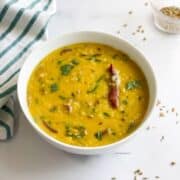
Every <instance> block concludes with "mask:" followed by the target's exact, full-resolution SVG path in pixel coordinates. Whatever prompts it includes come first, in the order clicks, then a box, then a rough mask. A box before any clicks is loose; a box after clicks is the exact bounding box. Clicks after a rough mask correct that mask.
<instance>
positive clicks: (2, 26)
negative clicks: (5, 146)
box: [0, 0, 56, 141]
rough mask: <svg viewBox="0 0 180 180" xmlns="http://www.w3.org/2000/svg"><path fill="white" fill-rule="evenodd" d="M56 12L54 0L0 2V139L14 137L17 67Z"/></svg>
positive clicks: (19, 66) (8, 0) (42, 34)
mask: <svg viewBox="0 0 180 180" xmlns="http://www.w3.org/2000/svg"><path fill="white" fill-rule="evenodd" d="M55 11H56V4H55V0H28V1H25V0H0V140H1V141H2V140H7V139H10V138H11V137H12V136H13V134H14V127H15V124H16V119H17V117H16V114H15V107H14V98H13V94H14V92H15V91H16V86H17V85H16V83H17V78H18V73H19V71H20V68H21V66H22V64H23V62H24V60H25V59H26V57H27V56H28V54H29V53H30V52H31V50H32V48H33V47H34V46H35V44H36V43H37V42H38V41H40V40H41V41H42V40H45V39H46V38H47V31H46V27H47V24H48V22H49V20H50V18H51V17H52V15H53V14H54V13H55Z"/></svg>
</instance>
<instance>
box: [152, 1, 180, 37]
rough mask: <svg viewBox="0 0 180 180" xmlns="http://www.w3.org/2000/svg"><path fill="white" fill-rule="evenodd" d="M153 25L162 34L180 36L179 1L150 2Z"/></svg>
mask: <svg viewBox="0 0 180 180" xmlns="http://www.w3.org/2000/svg"><path fill="white" fill-rule="evenodd" d="M150 1H151V6H152V9H153V16H154V23H155V25H156V27H157V28H158V29H160V30H162V31H164V32H167V33H172V34H180V0H150Z"/></svg>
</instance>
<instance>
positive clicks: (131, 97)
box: [27, 43, 149, 147]
mask: <svg viewBox="0 0 180 180" xmlns="http://www.w3.org/2000/svg"><path fill="white" fill-rule="evenodd" d="M27 99H28V106H29V110H30V113H31V114H32V117H33V118H34V121H35V122H36V123H37V124H38V126H39V127H40V128H41V129H42V130H43V131H45V132H46V133H47V134H48V135H50V136H52V137H54V138H55V139H57V140H59V141H61V142H64V143H67V144H71V145H77V146H86V147H93V146H101V145H106V144H111V143H113V142H116V141H118V140H120V139H122V138H124V137H126V136H127V135H129V134H130V133H131V132H133V131H134V130H135V129H136V128H137V127H138V126H139V125H140V124H141V123H142V121H143V117H144V115H145V113H146V110H147V106H148V100H149V92H148V86H147V81H146V79H145V76H144V74H143V73H142V71H141V70H140V68H139V67H138V66H137V65H136V64H135V63H134V62H133V61H132V60H131V59H130V58H129V57H128V56H127V55H125V54H124V53H122V52H121V51H119V50H116V49H114V48H112V47H109V46H106V45H102V44H96V43H80V44H73V45H70V46H66V47H63V48H60V49H57V50H55V51H53V52H52V53H50V54H49V55H47V56H46V57H45V58H43V59H42V61H41V62H40V64H38V65H37V67H36V68H35V70H34V71H33V72H32V75H31V77H30V80H29V83H28V91H27Z"/></svg>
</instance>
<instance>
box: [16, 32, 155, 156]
mask: <svg viewBox="0 0 180 180" xmlns="http://www.w3.org/2000/svg"><path fill="white" fill-rule="evenodd" d="M79 42H96V43H102V44H106V45H109V46H112V47H114V48H116V49H119V50H121V51H123V52H124V53H126V54H127V55H129V57H130V58H131V59H132V60H133V61H134V62H135V63H136V64H137V65H138V66H139V67H140V68H141V70H142V71H143V73H144V75H145V77H146V79H147V82H148V86H149V94H150V99H149V105H148V109H147V112H146V115H145V117H144V122H145V120H146V119H147V117H148V116H149V114H150V112H151V111H152V108H153V106H154V103H155V99H156V81H155V77H154V73H153V71H152V68H151V66H150V64H149V63H148V62H147V61H146V59H145V57H144V56H143V55H142V53H140V52H139V51H138V50H137V49H135V48H134V47H133V46H132V45H130V44H129V43H128V42H126V41H125V40H123V39H120V38H117V37H115V36H112V35H109V34H105V33H100V32H75V33H71V34H66V35H62V36H60V37H58V38H56V39H53V40H50V41H48V42H46V43H43V44H41V45H40V46H38V47H37V48H36V49H35V50H34V51H33V52H32V53H31V55H30V56H29V57H28V58H27V60H26V62H25V63H24V65H23V67H22V69H21V72H20V75H19V80H18V97H19V101H20V105H21V108H22V110H23V112H24V114H25V115H26V117H27V119H28V120H29V122H30V123H31V125H32V126H33V127H34V128H35V129H36V130H37V131H38V132H39V133H40V135H41V136H43V137H45V138H46V140H47V141H49V142H50V143H51V144H54V145H55V146H57V147H58V146H61V149H64V150H67V151H68V150H69V151H70V152H73V153H76V150H78V149H80V150H83V151H86V150H88V151H89V152H91V151H93V150H94V149H95V152H96V151H98V150H102V149H105V148H107V149H108V148H111V147H112V146H114V145H116V144H119V143H121V142H124V141H125V140H127V139H128V138H129V137H130V136H132V135H133V134H134V133H135V132H136V131H137V130H135V131H134V132H133V133H131V134H130V135H129V136H127V137H126V138H124V139H122V140H120V141H118V142H115V143H113V144H109V145H105V146H99V147H92V148H91V147H87V148H84V147H78V146H74V145H68V144H65V143H62V142H60V141H58V140H56V139H54V138H52V137H50V136H49V135H47V134H46V133H45V132H44V131H43V130H41V129H40V128H39V127H38V125H37V124H36V123H35V122H34V120H33V118H32V116H31V114H30V112H29V108H28V104H27V85H28V81H29V78H30V76H31V73H32V71H33V69H34V68H35V67H36V66H37V65H38V64H39V62H40V61H41V60H42V59H43V57H45V56H46V55H48V54H49V53H50V52H52V51H53V50H55V49H57V48H59V47H63V46H66V45H70V44H74V43H79ZM144 122H142V124H141V125H140V127H141V126H142V125H143V124H144ZM138 129H139V128H138ZM67 148H69V149H67ZM70 149H71V150H70ZM88 151H86V152H87V154H88Z"/></svg>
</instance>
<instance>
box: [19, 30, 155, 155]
mask: <svg viewBox="0 0 180 180" xmlns="http://www.w3.org/2000/svg"><path fill="white" fill-rule="evenodd" d="M80 33H85V34H89V33H90V34H96V35H97V34H98V35H103V36H109V37H110V38H116V39H117V40H121V41H122V43H124V44H126V45H128V46H130V47H131V48H133V49H134V50H135V51H136V52H137V53H138V54H139V55H140V56H141V57H142V59H144V61H145V62H146V64H147V65H148V67H149V70H150V72H151V76H152V79H153V85H154V89H153V90H154V96H153V97H152V98H153V101H152V106H151V108H150V109H149V112H148V114H147V115H146V117H144V119H143V121H142V122H141V123H140V125H139V126H138V127H137V128H136V129H135V130H134V131H133V132H131V133H130V134H129V135H127V136H125V137H124V138H122V139H120V140H118V141H116V142H113V143H110V144H106V145H102V146H88V147H84V146H77V145H71V144H68V143H64V142H62V141H60V140H57V139H55V138H54V137H52V136H50V135H48V134H47V133H46V132H45V131H44V130H42V129H41V128H40V127H39V126H38V125H37V123H35V121H34V120H33V118H32V117H30V116H29V115H28V114H27V111H28V109H26V108H25V107H24V106H23V98H22V96H21V91H22V90H21V79H22V78H23V77H22V74H23V71H24V69H25V67H26V64H27V62H28V59H29V58H31V56H32V55H33V54H34V53H35V52H36V51H37V50H35V51H32V52H31V53H30V55H29V56H28V57H27V59H26V61H25V62H24V64H23V66H22V68H21V70H20V73H19V77H18V81H17V95H18V100H19V103H20V107H21V109H22V111H23V113H24V115H25V117H26V119H27V120H28V122H29V123H30V124H31V126H32V127H33V128H34V129H35V130H36V131H37V132H38V133H39V135H40V136H42V137H44V138H45V139H46V140H47V141H48V142H49V143H50V144H54V145H56V146H59V145H60V146H61V147H62V149H63V150H65V149H71V150H81V151H91V152H93V151H96V150H104V149H108V148H113V147H114V146H117V145H120V144H123V143H124V142H125V141H127V140H128V139H130V138H131V137H132V136H135V135H136V134H137V133H138V132H139V131H140V130H141V129H143V127H145V125H146V124H147V122H148V120H149V116H150V115H151V114H152V111H153V109H154V106H155V102H156V99H157V80H156V77H155V73H154V71H153V68H152V65H151V63H150V62H149V61H148V60H147V58H146V57H145V56H144V54H143V53H142V51H141V50H140V49H139V48H137V47H135V46H134V45H133V44H132V43H130V42H129V41H128V40H125V39H124V38H123V37H119V36H117V35H114V34H112V33H109V32H104V31H99V30H98V31H96V30H88V31H84V30H82V31H72V32H68V33H63V34H61V35H60V36H58V37H55V38H51V39H48V40H47V41H46V42H43V44H41V43H39V44H40V46H42V47H45V46H47V45H48V44H51V43H53V42H54V41H55V39H57V38H58V39H60V38H63V37H65V36H72V35H76V34H80ZM77 43H78V41H77ZM72 44H73V43H72ZM102 44H103V43H102ZM104 44H105V43H104ZM107 45H108V44H107ZM109 46H111V45H109ZM59 47H60V46H59ZM62 47H63V46H62ZM50 52H52V51H49V52H48V53H50ZM48 53H47V54H48ZM47 54H46V55H47ZM44 57H45V56H44ZM41 60H42V59H40V60H39V61H38V62H40V61H41ZM37 65H38V63H37ZM37 65H35V66H34V67H33V69H32V71H33V70H34V68H35V67H36V66H37ZM32 71H31V73H32ZM28 80H29V79H28ZM28 80H27V82H26V86H27V84H28ZM26 97H27V96H26ZM150 98H151V97H150ZM24 101H26V102H27V98H26V99H24ZM149 102H150V101H149ZM149 104H150V103H149ZM29 113H30V112H29Z"/></svg>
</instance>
